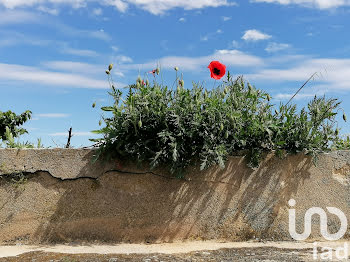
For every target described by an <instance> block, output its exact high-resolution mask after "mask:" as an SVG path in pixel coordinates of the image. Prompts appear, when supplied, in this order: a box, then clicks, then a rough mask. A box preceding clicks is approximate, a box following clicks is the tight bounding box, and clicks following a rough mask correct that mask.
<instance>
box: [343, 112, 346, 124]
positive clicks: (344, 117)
mask: <svg viewBox="0 0 350 262" xmlns="http://www.w3.org/2000/svg"><path fill="white" fill-rule="evenodd" d="M343 119H344V121H345V122H346V115H345V113H344V114H343Z"/></svg>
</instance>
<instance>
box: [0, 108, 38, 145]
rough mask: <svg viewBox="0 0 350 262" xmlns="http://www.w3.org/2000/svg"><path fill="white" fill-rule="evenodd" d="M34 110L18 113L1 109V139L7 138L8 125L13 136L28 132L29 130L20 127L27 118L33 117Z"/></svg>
mask: <svg viewBox="0 0 350 262" xmlns="http://www.w3.org/2000/svg"><path fill="white" fill-rule="evenodd" d="M31 114H32V112H31V111H29V110H27V111H25V112H24V113H22V114H20V115H16V114H15V113H14V112H12V111H7V112H1V111H0V139H2V140H5V139H6V127H7V128H8V129H9V131H10V133H11V134H12V135H13V137H18V136H20V135H23V134H25V133H27V130H25V129H23V128H20V127H19V126H21V125H23V124H24V123H25V122H26V121H27V120H29V119H30V118H31Z"/></svg>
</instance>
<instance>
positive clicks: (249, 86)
mask: <svg viewBox="0 0 350 262" xmlns="http://www.w3.org/2000/svg"><path fill="white" fill-rule="evenodd" d="M252 89H253V87H252V86H251V85H250V84H248V92H249V94H250V93H251V92H252Z"/></svg>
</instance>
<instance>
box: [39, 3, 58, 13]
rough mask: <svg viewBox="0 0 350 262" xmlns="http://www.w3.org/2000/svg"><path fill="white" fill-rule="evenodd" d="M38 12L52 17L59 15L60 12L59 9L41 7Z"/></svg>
mask: <svg viewBox="0 0 350 262" xmlns="http://www.w3.org/2000/svg"><path fill="white" fill-rule="evenodd" d="M38 10H39V11H41V12H44V13H48V14H50V15H58V14H59V10H58V9H57V8H48V7H46V6H42V5H41V6H39V7H38Z"/></svg>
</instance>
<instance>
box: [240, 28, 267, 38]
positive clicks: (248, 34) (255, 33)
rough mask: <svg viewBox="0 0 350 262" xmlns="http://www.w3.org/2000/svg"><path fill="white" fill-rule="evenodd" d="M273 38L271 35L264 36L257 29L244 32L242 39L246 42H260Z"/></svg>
mask: <svg viewBox="0 0 350 262" xmlns="http://www.w3.org/2000/svg"><path fill="white" fill-rule="evenodd" d="M269 38H271V36H270V35H268V34H264V33H262V32H260V31H258V30H256V29H251V30H247V31H245V32H244V35H243V36H242V39H243V40H245V41H260V40H266V39H269Z"/></svg>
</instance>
